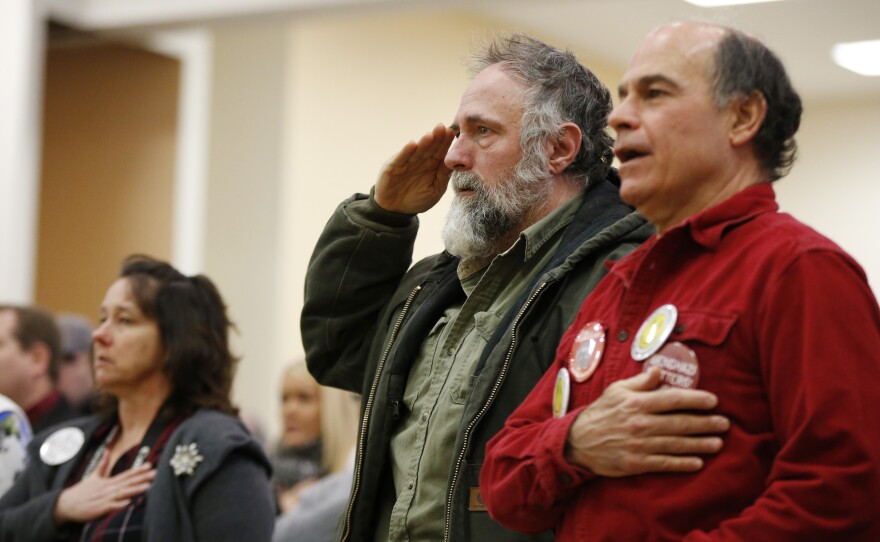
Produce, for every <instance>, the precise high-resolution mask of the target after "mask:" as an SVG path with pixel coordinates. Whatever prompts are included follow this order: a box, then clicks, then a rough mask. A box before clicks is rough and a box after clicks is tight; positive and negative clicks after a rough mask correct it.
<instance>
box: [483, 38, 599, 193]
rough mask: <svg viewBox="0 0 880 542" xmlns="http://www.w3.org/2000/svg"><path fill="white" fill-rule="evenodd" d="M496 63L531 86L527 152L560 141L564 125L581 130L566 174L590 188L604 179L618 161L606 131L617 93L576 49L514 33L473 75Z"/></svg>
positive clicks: (524, 138) (523, 139) (487, 52)
mask: <svg viewBox="0 0 880 542" xmlns="http://www.w3.org/2000/svg"><path fill="white" fill-rule="evenodd" d="M493 64H499V65H500V67H501V69H502V70H504V72H505V73H507V74H508V75H510V76H511V77H513V78H514V79H516V80H517V81H520V82H521V83H522V84H523V85H524V86H525V103H524V104H523V107H524V113H523V118H522V134H521V136H520V146H521V147H522V149H523V150H524V151H526V150H527V149H530V148H532V147H536V146H541V145H543V144H544V143H545V142H547V141H548V140H550V138H555V137H559V135H560V126H561V125H562V124H563V123H565V122H572V123H574V124H576V125H577V126H578V128H580V131H581V148H580V150H579V151H578V153H577V156H576V157H575V159H574V161H573V162H572V163H571V164H570V165H569V166H568V168H567V169H566V174H567V175H568V176H569V177H570V178H571V179H572V180H576V181H578V182H582V183H583V185H584V186H587V185H588V183H590V182H591V181H593V182H596V181H599V180H601V179H604V178H605V177H606V175H607V174H608V170H609V169H610V168H611V162H612V160H613V159H614V154H613V152H612V145H613V140H612V138H611V135H610V134H608V132H607V131H606V125H607V120H608V115H609V113H611V108H612V103H611V92H609V90H608V88H607V87H606V86H605V85H604V84H602V82H601V81H599V79H598V78H597V77H596V76H595V74H593V72H591V71H590V70H588V69H587V68H586V67H584V66H583V65H582V64H581V63H580V62H578V60H577V58H576V57H575V56H574V54H573V53H572V52H571V51H562V50H559V49H556V48H554V47H551V46H549V45H547V44H546V43H543V42H541V41H539V40H536V39H534V38H531V37H528V36H525V35H522V34H514V35H511V36H507V37H499V38H496V39H495V40H493V41H492V42H491V43H489V44H488V45H486V46H485V48H484V49H483V50H482V51H478V52H476V53H475V54H474V55H473V56H472V58H471V62H470V65H469V67H470V70H471V73H472V75H476V74H477V73H479V72H480V71H482V70H483V69H485V68H487V67H488V66H491V65H493Z"/></svg>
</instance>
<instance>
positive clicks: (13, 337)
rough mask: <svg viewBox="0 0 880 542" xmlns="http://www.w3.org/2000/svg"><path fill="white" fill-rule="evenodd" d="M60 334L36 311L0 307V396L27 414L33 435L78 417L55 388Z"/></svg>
mask: <svg viewBox="0 0 880 542" xmlns="http://www.w3.org/2000/svg"><path fill="white" fill-rule="evenodd" d="M60 357H61V333H60V332H59V331H58V326H57V325H56V324H55V319H54V318H53V317H52V315H51V314H49V313H48V312H46V311H45V310H43V309H40V308H38V307H26V306H18V305H0V375H2V378H0V394H3V395H6V396H7V397H9V398H10V399H12V400H13V401H15V403H16V404H18V405H19V406H20V407H21V408H22V409H24V411H25V413H26V414H27V417H28V420H29V421H30V423H31V427H32V428H33V430H34V434H37V433H39V432H40V431H42V430H43V429H45V428H47V427H50V426H52V425H55V424H57V423H60V422H63V421H65V420H68V419H71V418H75V417H77V416H79V415H81V413H80V411H79V410H77V409H76V408H74V407H73V406H72V405H71V404H70V403H69V402H68V401H67V399H65V398H64V397H63V396H62V395H61V394H60V393H59V392H58V389H57V388H56V380H57V378H58V363H59V359H60Z"/></svg>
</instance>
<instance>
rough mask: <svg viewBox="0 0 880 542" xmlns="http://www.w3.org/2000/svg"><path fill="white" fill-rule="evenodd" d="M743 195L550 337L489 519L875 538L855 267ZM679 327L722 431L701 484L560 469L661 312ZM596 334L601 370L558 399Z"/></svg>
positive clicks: (508, 446)
mask: <svg viewBox="0 0 880 542" xmlns="http://www.w3.org/2000/svg"><path fill="white" fill-rule="evenodd" d="M777 209H778V206H777V204H776V202H775V197H774V193H773V189H772V187H771V186H770V185H769V184H760V185H756V186H753V187H750V188H748V189H746V190H744V191H742V192H740V193H739V194H737V195H735V196H734V197H732V198H730V199H729V200H727V201H726V202H724V203H722V204H721V205H718V206H716V207H713V208H711V209H708V210H706V211H704V212H702V213H699V214H697V215H695V216H693V217H691V218H689V219H688V220H686V221H685V222H684V223H682V224H681V225H679V226H677V227H675V228H672V229H670V230H669V231H667V232H666V233H665V234H664V235H663V236H662V237H656V236H655V237H653V238H651V239H650V240H649V241H648V242H647V243H645V244H644V245H642V246H641V247H640V248H639V249H638V250H636V251H635V252H633V253H632V254H631V255H630V256H628V257H627V258H625V259H623V260H621V261H620V262H618V263H617V264H616V265H614V266H613V268H612V269H611V272H610V274H609V275H608V276H607V277H606V278H605V279H604V280H603V281H602V282H601V283H600V284H599V286H598V287H597V288H596V290H595V291H594V292H593V293H592V294H591V295H590V296H589V297H588V298H587V299H586V300H585V302H584V304H583V306H582V307H581V309H580V313H579V314H578V317H577V319H576V320H575V322H574V324H573V325H572V326H571V328H570V329H569V331H568V332H567V333H566V335H565V336H564V337H563V339H562V342H561V343H560V345H559V349H558V351H557V356H556V357H557V359H556V363H555V364H554V366H553V367H551V369H550V370H549V371H548V372H547V374H546V375H545V376H544V378H543V379H542V380H541V381H540V382H539V383H538V385H537V387H536V388H535V389H534V391H533V392H532V393H531V395H529V397H528V398H527V399H526V401H525V402H524V403H523V404H522V405H521V406H520V407H519V408H518V409H517V410H516V411H515V412H514V413H513V414H512V415H511V416H510V418H509V419H508V421H507V424H506V426H505V428H504V429H503V430H502V431H501V432H500V433H499V434H498V435H497V436H496V437H495V438H494V439H493V440H492V441H491V442H490V443H489V445H488V454H487V458H486V464H485V465H484V467H483V469H482V475H481V479H480V482H481V487H482V494H483V498H484V500H485V502H486V504H487V506H488V508H489V511H490V513H491V514H492V516H493V517H494V518H496V519H497V520H499V521H500V522H501V523H503V524H505V525H507V526H509V527H511V528H515V529H519V530H522V531H526V532H539V531H542V530H546V529H549V528H553V529H555V530H556V536H557V540H562V541H565V540H578V541H587V540H591V541H592V540H614V541H629V540H638V541H649V540H681V539H682V538H684V539H685V540H690V541H695V540H749V541H755V540H768V541H773V542H781V541H798V542H803V541H806V540H817V541H820V540H821V541H828V540H880V526H878V522H880V474H878V469H880V424H878V421H877V420H876V419H874V418H873V417H872V416H871V415H870V412H872V411H873V410H874V409H875V408H878V407H880V310H878V307H877V302H876V300H875V298H874V295H873V293H872V292H871V290H870V288H869V287H868V284H867V279H866V277H865V274H864V272H863V271H862V269H861V268H860V267H859V265H858V264H857V263H856V262H855V261H854V260H853V259H852V258H851V257H850V256H848V255H847V254H846V253H844V252H843V251H842V250H841V249H840V248H839V247H837V246H836V245H835V244H834V243H832V242H831V241H829V240H828V239H826V238H824V237H822V236H821V235H819V234H818V233H816V232H815V231H813V230H812V229H810V228H808V227H807V226H805V225H803V224H801V223H799V222H797V221H796V220H794V219H793V218H792V217H790V216H789V215H786V214H782V213H779V212H778V211H777ZM667 303H670V304H673V305H675V307H676V308H677V309H678V320H677V322H678V323H677V325H676V326H675V331H673V333H672V335H671V337H669V339H668V341H667V342H673V341H680V342H682V343H684V344H685V345H686V346H687V347H689V348H690V349H692V350H693V351H694V352H695V353H696V356H697V359H698V363H699V370H700V374H699V381H698V387H699V388H701V389H705V390H708V391H711V392H713V393H715V394H716V395H717V396H718V397H719V404H718V407H717V408H716V410H717V412H718V413H720V414H722V415H724V416H727V417H728V418H729V419H730V421H731V428H730V430H729V432H727V433H725V434H724V435H723V436H722V437H723V439H724V448H723V449H722V450H721V451H720V452H719V453H718V454H717V455H709V456H706V457H705V465H704V467H703V469H702V470H700V471H698V472H696V473H686V474H681V473H675V474H668V473H667V474H648V475H639V476H629V477H623V478H605V477H601V476H596V475H594V474H592V473H591V472H589V471H588V470H587V469H583V468H580V467H578V466H575V465H572V464H570V463H568V462H567V461H566V459H565V457H564V447H565V441H566V436H567V434H568V431H569V428H570V427H571V424H572V422H573V421H574V419H575V417H576V416H577V414H578V412H580V411H581V410H582V409H583V408H584V407H585V406H586V405H588V404H590V403H591V402H593V401H595V400H596V399H597V398H598V397H599V396H600V395H601V394H602V391H603V390H604V389H605V388H606V387H607V386H608V385H609V384H610V383H612V382H614V381H616V380H620V379H623V378H627V377H630V376H632V375H634V374H636V373H638V372H639V371H641V370H642V363H640V362H637V361H634V360H633V359H632V357H631V356H630V347H631V344H632V341H633V338H634V336H635V335H636V332H637V331H638V328H639V327H640V325H641V324H642V322H644V321H645V319H646V318H647V317H648V315H650V314H651V313H652V312H653V311H654V310H655V309H657V307H659V306H661V305H663V304H667ZM594 321H597V322H599V323H601V324H602V326H603V327H604V329H605V330H606V343H605V351H604V355H603V357H602V359H601V361H600V364H599V366H598V368H597V369H596V371H595V372H594V373H593V375H592V376H591V378H589V379H588V380H586V381H584V382H576V381H575V380H574V379H573V378H572V379H571V396H570V403H569V408H568V413H567V414H566V415H564V416H562V417H559V418H554V417H553V414H552V408H553V407H552V400H553V388H554V383H555V381H556V375H557V372H558V371H559V369H560V368H562V367H566V366H567V359H568V356H569V351H570V348H571V345H572V343H573V341H574V338H575V336H576V335H577V333H578V332H579V331H580V330H581V329H582V328H583V327H584V326H585V325H586V324H587V323H588V322H594Z"/></svg>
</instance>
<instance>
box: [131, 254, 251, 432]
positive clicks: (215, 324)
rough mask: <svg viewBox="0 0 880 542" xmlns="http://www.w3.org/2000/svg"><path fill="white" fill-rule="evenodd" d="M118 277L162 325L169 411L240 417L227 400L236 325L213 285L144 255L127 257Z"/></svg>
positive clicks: (204, 278)
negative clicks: (201, 411)
mask: <svg viewBox="0 0 880 542" xmlns="http://www.w3.org/2000/svg"><path fill="white" fill-rule="evenodd" d="M119 276H120V277H121V278H124V279H126V280H128V283H129V285H130V287H131V291H132V294H133V295H134V298H135V301H136V302H137V304H138V307H139V308H140V309H141V311H142V312H143V313H144V315H145V316H146V317H147V318H150V319H151V320H154V321H155V322H156V323H157V324H158V325H159V336H160V338H161V341H162V347H163V349H164V352H165V360H164V366H163V371H164V372H165V376H166V377H167V378H168V380H169V382H170V383H171V396H170V398H169V405H170V406H171V408H172V409H174V410H175V411H176V412H180V411H182V410H185V409H191V408H212V409H216V410H219V411H221V412H226V413H228V414H233V415H235V414H237V412H238V410H237V409H236V408H235V407H234V406H233V405H232V402H231V400H230V398H229V394H230V391H231V389H232V379H233V376H234V375H235V366H236V363H237V362H238V359H237V358H236V357H235V356H234V355H233V354H232V352H231V351H230V349H229V329H230V327H233V324H232V322H230V321H229V318H228V317H227V316H226V305H225V303H224V302H223V298H222V297H221V296H220V292H219V291H218V290H217V287H216V286H214V283H213V282H211V280H210V279H209V278H208V277H206V276H204V275H195V276H192V277H187V276H185V275H183V274H182V273H180V272H179V271H177V270H176V269H175V268H174V267H172V266H171V265H169V264H168V263H165V262H163V261H160V260H157V259H155V258H151V257H149V256H144V255H133V256H129V257H128V258H126V259H125V260H124V261H123V262H122V269H121V271H120V273H119Z"/></svg>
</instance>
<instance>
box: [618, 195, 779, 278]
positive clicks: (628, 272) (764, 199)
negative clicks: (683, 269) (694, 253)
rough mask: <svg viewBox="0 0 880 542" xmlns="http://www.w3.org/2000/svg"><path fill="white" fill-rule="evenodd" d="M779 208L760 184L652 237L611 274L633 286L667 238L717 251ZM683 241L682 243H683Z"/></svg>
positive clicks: (773, 197) (772, 196) (620, 263)
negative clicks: (734, 232) (735, 231)
mask: <svg viewBox="0 0 880 542" xmlns="http://www.w3.org/2000/svg"><path fill="white" fill-rule="evenodd" d="M778 209H779V204H777V203H776V192H775V191H774V190H773V186H772V185H771V184H770V183H764V182H762V183H758V184H755V185H752V186H750V187H748V188H745V189H743V190H741V191H739V192H737V193H736V194H734V195H733V196H731V197H730V198H728V199H726V200H724V201H723V202H721V203H719V204H718V205H715V206H713V207H710V208H708V209H706V210H704V211H701V212H699V213H697V214H695V215H692V216H690V217H688V218H686V219H685V220H684V221H683V222H681V223H680V224H678V225H677V226H675V227H673V228H670V229H669V230H668V231H667V232H666V233H664V234H663V237H662V238H661V237H658V236H657V234H654V235H652V236H651V237H650V238H649V239H648V240H647V241H645V243H643V244H642V245H641V246H640V247H639V248H638V249H636V250H635V251H633V253H632V254H630V255H628V256H626V257H625V258H623V259H621V260H618V261H615V262H609V261H606V262H605V265H606V267H608V269H609V271H610V272H611V273H614V274H615V275H617V276H619V277H620V278H621V279H622V280H623V281H624V283H625V284H626V285H627V286H629V285H630V279H631V278H632V275H633V274H634V273H635V271H636V269H638V267H639V264H640V263H641V261H642V260H643V259H644V258H645V256H646V255H647V254H648V253H649V252H650V251H651V249H652V248H653V247H654V246H655V245H657V244H658V243H660V242H662V241H663V240H666V239H670V240H672V239H679V240H681V239H682V236H686V237H689V238H691V239H693V240H694V242H696V243H698V244H700V245H701V246H703V247H705V248H706V249H708V250H714V249H715V248H716V247H717V246H718V245H719V244H720V243H721V239H722V238H723V237H724V235H725V234H726V233H727V232H728V231H730V230H731V229H732V228H735V227H736V226H739V225H740V224H743V223H745V222H748V221H749V220H751V219H753V218H755V217H756V216H758V215H761V214H764V213H772V212H774V211H776V210H778ZM679 242H680V241H679Z"/></svg>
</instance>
